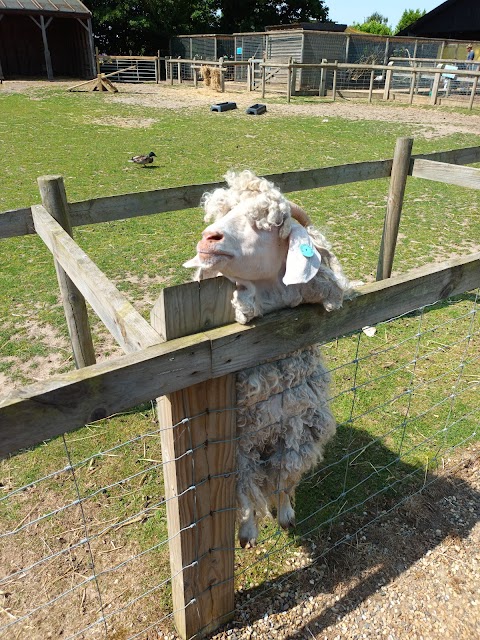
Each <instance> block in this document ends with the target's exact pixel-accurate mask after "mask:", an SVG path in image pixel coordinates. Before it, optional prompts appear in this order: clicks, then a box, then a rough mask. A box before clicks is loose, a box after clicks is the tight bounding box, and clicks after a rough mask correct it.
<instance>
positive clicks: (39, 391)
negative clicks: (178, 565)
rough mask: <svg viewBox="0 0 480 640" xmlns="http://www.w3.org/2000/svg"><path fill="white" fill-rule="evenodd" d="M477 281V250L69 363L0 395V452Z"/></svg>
mask: <svg viewBox="0 0 480 640" xmlns="http://www.w3.org/2000/svg"><path fill="white" fill-rule="evenodd" d="M479 286H480V252H479V253H475V254H472V255H471V256H468V257H466V258H465V257H464V258H461V259H460V258H455V259H451V260H448V261H447V262H444V263H442V264H437V265H427V266H425V267H422V268H421V269H416V270H413V271H411V272H409V273H406V274H404V275H402V276H398V277H394V278H389V279H387V280H382V281H380V282H374V283H372V284H368V285H365V286H363V287H361V288H360V289H359V291H358V293H357V295H356V297H355V298H353V299H352V300H347V301H346V302H345V303H344V305H343V307H342V308H341V309H340V310H338V311H335V312H332V313H326V312H325V311H324V310H323V309H322V307H321V306H320V305H304V306H301V307H297V308H295V309H287V310H284V311H280V312H278V313H273V314H270V315H268V316H266V317H264V318H260V319H258V320H255V322H254V323H253V324H251V325H239V324H231V325H227V326H226V327H223V328H219V329H210V330H208V331H206V332H204V333H199V334H196V335H194V336H191V337H187V338H179V339H177V340H172V341H170V342H168V343H165V344H157V345H154V346H152V347H149V348H147V349H145V350H142V351H140V352H138V353H134V354H129V355H126V356H122V357H120V358H116V359H113V360H110V361H108V362H102V363H98V364H96V365H93V366H91V367H85V368H84V369H80V370H77V371H71V372H69V373H66V374H61V375H58V376H55V377H53V378H51V379H50V380H46V381H45V382H40V383H36V384H34V385H31V386H28V387H26V388H24V389H21V390H19V391H17V392H14V393H12V394H10V395H9V396H8V397H7V398H6V399H5V400H4V401H3V402H2V403H0V457H5V456H7V455H8V454H11V453H13V452H15V451H17V450H19V449H21V448H25V447H30V446H33V445H35V444H39V443H40V442H42V441H44V440H46V439H48V438H52V437H54V436H56V435H59V434H60V433H63V432H65V431H72V430H74V429H76V428H78V427H81V426H83V425H85V424H86V423H88V422H92V421H94V420H98V419H100V418H103V417H106V416H109V415H112V414H114V413H116V412H119V411H124V410H125V409H128V408H130V407H132V406H135V405H137V404H140V403H142V402H146V401H148V400H151V399H152V398H156V397H158V396H160V395H164V394H166V393H171V392H173V391H177V390H179V389H183V388H186V387H190V386H191V385H193V384H196V383H197V382H203V381H205V380H209V379H210V378H212V377H216V376H223V375H227V374H228V373H233V372H234V371H239V370H241V369H244V368H246V367H250V366H253V365H256V364H258V363H260V362H262V361H265V360H267V359H269V358H276V357H279V356H281V355H282V354H283V353H287V352H289V351H294V350H295V349H299V348H303V347H305V346H307V345H309V344H314V343H317V342H319V343H321V342H327V341H329V340H332V339H334V338H335V337H338V336H341V335H344V334H345V333H349V332H352V331H357V330H359V329H361V328H362V327H364V326H366V325H374V324H377V323H378V322H381V321H383V320H387V319H389V318H393V317H396V316H398V315H401V314H404V313H408V312H409V311H414V310H415V309H418V308H419V307H421V306H424V305H428V304H433V303H435V302H437V301H438V300H443V299H444V298H447V297H449V296H453V295H459V294H462V293H464V292H466V291H472V290H474V289H475V288H477V287H479Z"/></svg>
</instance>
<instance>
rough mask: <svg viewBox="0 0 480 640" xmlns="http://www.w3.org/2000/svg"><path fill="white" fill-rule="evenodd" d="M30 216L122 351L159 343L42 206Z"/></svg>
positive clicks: (144, 321)
mask: <svg viewBox="0 0 480 640" xmlns="http://www.w3.org/2000/svg"><path fill="white" fill-rule="evenodd" d="M32 215H33V219H34V222H35V229H36V231H37V233H38V235H39V236H40V237H41V238H42V240H43V241H44V242H45V244H46V245H47V247H48V248H49V249H50V251H51V252H52V254H53V256H54V258H55V259H56V260H57V262H58V263H59V264H60V265H61V266H62V268H63V269H64V270H65V272H66V273H67V274H68V276H69V277H70V279H71V280H72V281H73V282H74V283H75V285H76V286H77V288H78V290H79V291H80V292H81V294H82V295H83V296H84V298H85V299H86V300H87V301H88V302H89V304H90V305H91V306H92V307H93V309H94V311H95V312H96V313H97V315H98V316H99V318H100V319H101V320H102V322H103V323H104V324H105V326H106V327H107V328H108V330H109V331H110V333H111V334H112V335H113V337H114V338H115V340H116V341H117V342H118V344H119V345H120V346H121V347H122V348H123V350H124V351H125V352H127V353H130V352H132V351H138V350H139V349H144V348H145V347H148V346H150V345H151V344H155V343H156V342H158V341H159V340H160V337H159V335H158V334H157V333H156V331H155V330H154V329H153V328H152V327H151V326H150V324H149V323H148V322H147V321H146V320H145V319H144V318H143V317H142V316H141V315H140V314H139V313H138V311H136V309H135V308H134V307H133V306H132V305H131V304H130V302H129V301H128V300H127V299H126V298H125V297H124V296H123V295H122V294H121V293H120V291H119V290H118V289H117V288H116V287H115V285H114V284H113V283H112V282H111V281H110V280H109V279H108V278H107V277H106V275H105V274H104V273H102V271H100V269H99V268H98V267H97V265H96V264H95V263H94V262H92V260H90V258H89V257H88V256H87V254H86V253H85V252H84V251H83V250H82V249H80V247H79V246H78V245H77V244H76V243H75V242H74V241H73V240H72V238H71V237H70V236H69V235H68V233H67V232H66V231H64V230H63V229H62V227H61V226H60V225H59V224H58V222H57V221H56V220H54V219H53V218H52V216H51V215H50V214H49V213H48V211H46V210H45V209H44V207H43V206H42V205H34V206H33V207H32Z"/></svg>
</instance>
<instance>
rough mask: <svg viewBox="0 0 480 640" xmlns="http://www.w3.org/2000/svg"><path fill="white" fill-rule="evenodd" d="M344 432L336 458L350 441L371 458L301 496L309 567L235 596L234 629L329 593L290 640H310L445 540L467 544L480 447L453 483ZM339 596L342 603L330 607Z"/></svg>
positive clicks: (338, 469) (323, 478)
mask: <svg viewBox="0 0 480 640" xmlns="http://www.w3.org/2000/svg"><path fill="white" fill-rule="evenodd" d="M339 432H340V433H339V436H340V437H339V438H338V439H337V446H336V447H335V449H336V451H333V452H331V454H333V456H335V455H337V456H339V454H340V452H341V449H342V447H344V445H345V441H346V438H348V439H349V444H350V447H349V450H350V451H353V450H357V449H362V447H363V451H364V452H365V454H364V455H363V456H362V457H363V461H362V460H361V459H360V457H361V454H359V457H357V458H355V457H354V456H353V457H351V456H349V457H346V458H345V460H344V461H341V462H340V463H338V464H336V465H331V466H329V465H328V464H327V466H326V468H325V469H323V470H322V471H321V472H320V474H319V475H316V476H315V478H312V479H311V480H309V481H307V482H304V483H303V484H302V485H300V487H299V488H298V490H297V500H296V514H297V523H298V524H297V531H296V533H297V534H298V535H299V537H300V540H299V542H300V544H301V545H302V547H303V550H304V551H305V553H306V555H307V556H308V557H309V559H310V561H311V564H310V565H309V566H308V567H307V568H304V569H294V570H292V571H289V572H287V573H283V574H282V575H280V576H279V577H278V578H274V579H270V580H267V581H266V582H264V583H263V584H261V585H260V586H258V587H254V588H251V589H245V590H244V591H242V592H241V593H240V594H237V607H236V609H237V615H236V618H235V622H234V623H233V626H234V627H236V628H239V627H240V628H241V627H245V626H247V625H251V624H253V623H254V622H255V620H260V619H261V618H263V617H264V616H265V614H266V613H268V615H271V614H278V613H281V612H285V611H288V610H289V609H292V608H293V607H295V606H297V605H298V604H300V603H302V602H305V601H307V600H308V598H309V597H310V596H313V597H316V596H318V595H321V594H324V595H325V607H324V608H323V609H322V610H321V611H318V613H317V615H315V614H313V615H310V616H309V618H308V621H306V622H305V624H304V625H302V626H300V627H298V628H297V629H296V630H292V632H291V633H290V635H288V636H287V637H288V638H291V639H292V640H297V639H298V640H300V639H302V640H303V639H304V638H311V637H312V634H311V629H310V628H312V629H314V630H315V633H316V634H318V633H320V632H322V631H325V630H326V629H328V628H329V627H330V626H332V625H335V624H337V623H338V622H339V620H341V619H342V618H343V617H344V616H346V615H347V614H349V613H350V612H352V611H354V610H355V609H357V608H358V607H359V606H360V605H361V604H362V603H363V602H365V601H366V600H367V599H368V598H370V597H371V596H372V595H374V594H375V593H377V592H379V591H380V590H381V589H382V587H384V586H385V585H387V584H389V583H391V582H393V581H394V580H395V579H396V578H398V577H399V576H400V575H401V574H402V573H403V572H405V571H407V570H408V569H409V568H410V567H412V565H414V564H415V563H416V562H417V561H419V560H420V559H421V558H422V557H424V556H425V555H426V554H428V553H429V552H431V551H432V550H434V549H435V548H436V547H437V546H438V545H439V544H441V543H442V542H445V541H447V540H448V541H451V544H455V541H457V542H458V541H460V540H461V539H464V538H467V537H468V536H469V534H470V532H471V530H472V528H473V527H474V526H475V524H476V523H477V522H478V521H479V520H480V493H479V492H478V491H475V490H474V489H473V488H472V487H471V486H470V485H469V484H468V482H467V481H466V478H467V477H468V475H469V474H472V475H473V474H474V473H478V472H479V471H480V446H479V445H478V443H477V444H476V445H473V447H472V450H471V451H470V452H468V451H464V452H463V454H458V457H457V459H456V462H455V461H454V462H453V463H452V464H451V465H449V470H448V475H447V473H446V472H444V471H443V470H437V471H435V472H426V470H425V468H423V467H421V466H415V465H413V464H408V463H406V462H405V461H402V460H399V459H398V456H397V455H396V453H394V452H392V451H391V450H389V449H388V448H387V447H385V446H383V445H382V444H381V443H378V442H375V443H373V444H372V438H371V436H370V435H369V434H368V433H366V432H362V431H357V430H355V432H354V435H353V436H352V435H351V434H350V435H349V434H347V430H346V429H345V427H344V428H343V429H342V428H339ZM352 438H354V439H355V441H354V442H353V440H352ZM342 443H343V444H342ZM352 445H353V447H354V448H352ZM333 456H332V455H330V460H332V459H334V457H333ZM339 457H340V458H341V456H339ZM454 458H455V457H454ZM337 459H338V457H337ZM437 460H438V462H439V463H440V462H441V461H442V458H441V455H439V457H438V458H437ZM347 465H348V468H347ZM367 466H368V467H369V470H367ZM450 467H451V469H450ZM372 470H373V472H372ZM322 505H323V506H322ZM472 505H474V508H473V509H472ZM462 507H463V508H462ZM292 542H293V541H292ZM252 559H253V561H255V559H254V558H253V557H252ZM333 593H335V594H338V593H340V594H341V595H340V598H339V599H338V598H337V597H336V598H335V601H334V602H333V604H332V601H333V596H332V594H333ZM279 623H280V620H279ZM312 625H313V626H312ZM307 626H308V628H307ZM283 633H285V630H284V631H283Z"/></svg>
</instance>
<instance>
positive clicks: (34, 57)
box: [0, 0, 95, 80]
mask: <svg viewBox="0 0 480 640" xmlns="http://www.w3.org/2000/svg"><path fill="white" fill-rule="evenodd" d="M94 75H95V54H94V46H93V33H92V15H91V13H90V11H89V10H88V9H87V7H86V6H85V5H84V4H82V3H81V2H79V1H78V0H0V78H2V77H4V78H7V79H8V78H18V77H39V76H40V77H42V76H43V77H45V76H46V77H47V78H48V79H49V80H53V79H54V78H58V77H60V76H67V77H74V78H92V77H93V76H94Z"/></svg>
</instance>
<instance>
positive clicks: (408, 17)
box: [395, 9, 426, 33]
mask: <svg viewBox="0 0 480 640" xmlns="http://www.w3.org/2000/svg"><path fill="white" fill-rule="evenodd" d="M425 13H426V11H425V9H424V10H423V11H422V10H421V9H405V11H404V12H403V13H402V17H401V18H400V21H399V23H398V24H397V28H396V29H395V33H399V31H403V29H406V28H407V27H409V26H410V25H411V24H413V23H414V22H416V21H417V20H419V19H420V18H421V17H422V16H424V15H425Z"/></svg>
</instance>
